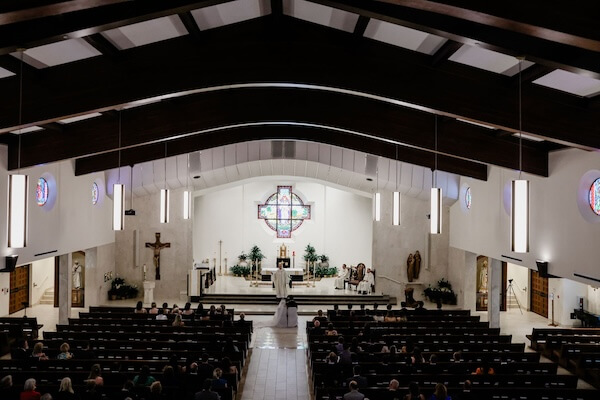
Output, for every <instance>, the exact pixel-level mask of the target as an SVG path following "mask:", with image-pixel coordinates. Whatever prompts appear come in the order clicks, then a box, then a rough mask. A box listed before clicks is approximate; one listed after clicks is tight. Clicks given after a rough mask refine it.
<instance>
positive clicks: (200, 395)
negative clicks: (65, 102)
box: [194, 379, 221, 400]
mask: <svg viewBox="0 0 600 400" xmlns="http://www.w3.org/2000/svg"><path fill="white" fill-rule="evenodd" d="M212 383H213V381H212V379H205V380H204V383H203V384H202V391H201V392H197V393H196V394H194V400H219V399H220V398H221V397H220V396H219V394H218V393H217V392H213V390H212V389H213V387H212Z"/></svg>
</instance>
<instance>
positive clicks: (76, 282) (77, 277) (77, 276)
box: [73, 261, 81, 289]
mask: <svg viewBox="0 0 600 400" xmlns="http://www.w3.org/2000/svg"><path fill="white" fill-rule="evenodd" d="M80 288H81V265H79V261H75V264H74V265H73V289H80Z"/></svg>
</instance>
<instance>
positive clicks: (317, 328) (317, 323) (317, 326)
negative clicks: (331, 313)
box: [310, 320, 323, 335]
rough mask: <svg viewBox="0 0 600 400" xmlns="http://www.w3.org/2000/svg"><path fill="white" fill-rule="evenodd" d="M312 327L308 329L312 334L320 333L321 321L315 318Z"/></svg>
mask: <svg viewBox="0 0 600 400" xmlns="http://www.w3.org/2000/svg"><path fill="white" fill-rule="evenodd" d="M313 326H314V327H313V329H312V330H311V331H310V332H311V333H312V334H313V335H322V334H323V329H321V322H320V321H319V320H316V321H314V322H313Z"/></svg>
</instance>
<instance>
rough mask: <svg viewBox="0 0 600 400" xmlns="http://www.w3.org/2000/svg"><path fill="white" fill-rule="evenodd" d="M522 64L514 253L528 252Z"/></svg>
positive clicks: (513, 203)
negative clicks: (523, 177)
mask: <svg viewBox="0 0 600 400" xmlns="http://www.w3.org/2000/svg"><path fill="white" fill-rule="evenodd" d="M522 62H523V60H522V58H519V179H515V180H513V181H512V195H511V208H510V214H511V215H510V222H511V224H510V225H511V229H510V233H511V235H510V247H511V251H513V252H515V253H527V252H528V251H529V181H528V180H525V179H521V174H522V172H523V123H522V109H523V108H522V102H521V98H522V93H521V72H522V71H521V69H522Z"/></svg>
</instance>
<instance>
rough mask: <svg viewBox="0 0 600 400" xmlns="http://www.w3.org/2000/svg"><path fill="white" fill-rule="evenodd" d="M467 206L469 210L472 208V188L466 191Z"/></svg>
mask: <svg viewBox="0 0 600 400" xmlns="http://www.w3.org/2000/svg"><path fill="white" fill-rule="evenodd" d="M465 206H467V208H468V209H470V208H471V188H470V187H468V188H467V190H466V191H465Z"/></svg>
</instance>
